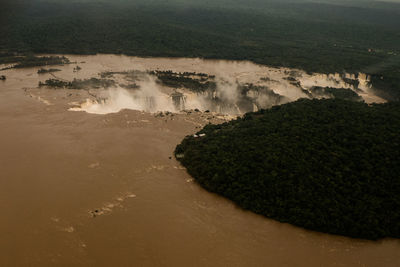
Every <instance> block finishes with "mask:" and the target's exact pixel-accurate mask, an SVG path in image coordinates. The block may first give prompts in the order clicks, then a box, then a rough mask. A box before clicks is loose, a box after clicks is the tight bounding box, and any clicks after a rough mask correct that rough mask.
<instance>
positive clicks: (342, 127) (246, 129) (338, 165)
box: [175, 99, 400, 239]
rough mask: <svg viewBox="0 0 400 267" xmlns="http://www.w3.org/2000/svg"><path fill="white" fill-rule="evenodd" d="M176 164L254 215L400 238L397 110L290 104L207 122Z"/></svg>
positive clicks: (399, 106)
mask: <svg viewBox="0 0 400 267" xmlns="http://www.w3.org/2000/svg"><path fill="white" fill-rule="evenodd" d="M202 134H205V136H203V137H198V138H195V137H193V136H188V137H186V138H185V139H184V140H183V141H182V143H181V144H180V145H178V146H177V148H176V150H175V155H176V158H177V159H178V160H179V161H180V162H181V163H182V164H183V165H184V166H185V167H186V168H187V171H188V172H189V174H191V175H192V176H193V177H194V178H195V179H196V180H197V181H198V183H199V184H200V185H202V186H203V187H204V188H206V189H207V190H209V191H211V192H215V193H218V194H220V195H222V196H224V197H227V198H229V199H231V200H233V201H234V202H235V203H237V204H238V205H239V206H241V207H243V208H245V209H249V210H252V211H254V212H256V213H259V214H263V215H265V216H268V217H271V218H274V219H277V220H279V221H281V222H288V223H291V224H295V225H298V226H302V227H305V228H308V229H312V230H317V231H322V232H327V233H332V234H341V235H346V236H351V237H359V238H367V239H378V238H383V237H396V238H399V237H400V223H399V222H400V179H399V173H400V103H398V102H393V103H387V104H382V105H372V106H368V105H367V104H364V103H361V102H350V101H344V100H332V99H331V100H299V101H297V102H294V103H290V104H285V105H282V106H275V107H273V108H272V109H269V110H262V111H260V112H257V113H248V114H246V115H245V116H244V117H243V118H239V119H237V120H235V121H231V122H227V123H224V124H222V125H207V126H206V127H205V128H204V129H202V130H201V131H200V132H198V133H197V136H201V135H202Z"/></svg>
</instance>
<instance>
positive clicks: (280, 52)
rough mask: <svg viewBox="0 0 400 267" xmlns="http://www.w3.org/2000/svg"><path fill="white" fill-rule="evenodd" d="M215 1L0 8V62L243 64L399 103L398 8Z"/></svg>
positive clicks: (42, 4)
mask: <svg viewBox="0 0 400 267" xmlns="http://www.w3.org/2000/svg"><path fill="white" fill-rule="evenodd" d="M215 2H216V3H211V2H210V1H207V3H203V2H198V3H195V1H185V4H182V2H181V1H108V2H97V1H96V2H95V1H93V2H92V1H86V2H77V1H57V2H55V1H53V2H48V1H34V0H32V1H22V2H21V1H20V2H19V3H20V4H19V5H17V4H15V5H13V4H12V3H10V4H8V5H6V6H2V8H1V9H0V18H1V23H0V32H1V33H2V37H1V38H0V54H1V55H0V62H6V63H7V62H12V61H13V52H18V53H23V54H26V53H64V54H67V53H73V54H94V53H117V54H120V53H124V54H128V55H135V56H168V57H203V58H218V59H234V60H251V61H253V62H256V63H260V64H266V65H271V66H285V67H296V68H301V69H304V70H306V71H309V72H323V73H332V72H344V71H346V72H352V73H355V72H359V71H361V72H367V73H369V74H372V77H373V82H374V83H375V84H374V86H375V87H376V88H377V92H378V93H379V94H380V95H382V96H384V97H385V98H387V99H400V89H399V88H400V56H399V55H400V48H399V44H400V34H399V30H398V29H399V28H400V20H399V14H400V4H398V3H380V4H374V5H372V4H365V5H364V6H357V7H353V6H352V3H353V2H349V3H348V4H342V5H341V4H339V3H334V4H328V3H324V4H321V3H313V2H307V3H304V1H251V2H249V3H245V2H246V1H228V0H224V1H215ZM218 3H225V4H218ZM381 77H383V79H381Z"/></svg>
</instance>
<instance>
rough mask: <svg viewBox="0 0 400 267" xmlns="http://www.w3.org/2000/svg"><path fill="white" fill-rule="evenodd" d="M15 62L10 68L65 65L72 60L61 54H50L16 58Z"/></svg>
mask: <svg viewBox="0 0 400 267" xmlns="http://www.w3.org/2000/svg"><path fill="white" fill-rule="evenodd" d="M14 62H17V64H15V65H14V66H12V67H9V68H16V69H20V68H30V67H40V66H50V65H64V64H69V63H70V61H69V59H68V58H66V57H59V56H48V57H36V56H25V57H17V58H15V61H14Z"/></svg>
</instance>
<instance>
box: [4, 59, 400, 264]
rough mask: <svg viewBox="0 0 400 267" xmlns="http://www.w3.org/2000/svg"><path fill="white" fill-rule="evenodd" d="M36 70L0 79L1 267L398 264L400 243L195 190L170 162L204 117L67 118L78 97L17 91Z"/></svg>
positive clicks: (30, 82)
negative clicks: (320, 227) (328, 229)
mask: <svg viewBox="0 0 400 267" xmlns="http://www.w3.org/2000/svg"><path fill="white" fill-rule="evenodd" d="M118 58H119V57H115V60H118ZM95 59H96V57H92V60H95ZM87 60H90V58H87ZM143 60H144V59H143ZM163 60H165V61H166V62H167V63H168V61H167V59H163ZM182 60H183V59H182ZM183 61H184V60H183ZM124 62H125V61H122V63H121V62H118V61H115V62H114V64H115V65H118V64H125V63H124ZM167 63H165V64H167ZM88 64H89V63H88ZM126 64H129V62H128V63H126ZM82 67H83V71H85V65H84V64H82ZM62 68H63V71H62V72H61V73H58V74H57V75H60V76H62V77H65V78H67V79H68V78H71V77H74V75H83V74H73V72H72V68H73V66H64V67H62ZM36 71H37V68H32V69H21V70H8V71H3V72H2V74H5V75H6V76H7V80H6V81H5V82H1V81H0V212H1V215H0V236H1V238H0V266H49V265H58V266H72V265H74V266H84V265H86V266H87V265H90V266H400V257H399V255H400V241H399V240H393V239H385V240H381V241H378V242H372V241H364V240H357V239H350V238H345V237H340V236H332V235H327V234H321V233H316V232H312V231H306V230H303V229H301V228H297V227H294V226H291V225H289V224H282V223H279V222H276V221H273V220H270V219H266V218H264V217H262V216H258V215H255V214H253V213H251V212H247V211H243V210H241V209H240V208H238V207H236V206H235V205H233V204H232V203H231V202H230V201H228V200H225V199H223V198H221V197H218V196H216V195H214V194H210V193H208V192H207V191H205V190H203V189H202V188H201V187H199V186H198V185H197V184H196V183H194V182H193V181H192V179H191V177H190V176H189V175H188V174H187V173H186V172H185V170H184V169H182V168H181V167H180V165H179V164H178V162H176V161H175V160H174V159H173V158H172V159H170V158H169V157H171V156H172V152H173V150H174V148H175V146H176V144H177V143H179V142H180V140H181V139H182V138H183V137H184V136H185V135H188V134H193V133H194V132H196V130H198V129H196V127H199V126H200V125H205V124H206V123H207V122H208V117H207V116H211V115H206V114H202V113H192V114H185V113H182V114H176V115H174V116H167V117H156V116H154V115H153V114H149V113H143V112H140V111H133V110H123V111H121V112H119V113H115V114H108V115H96V114H88V113H85V112H71V111H68V103H69V102H71V101H72V100H73V101H84V100H85V97H87V95H86V93H85V92H81V91H75V90H74V91H72V95H70V94H71V91H68V90H58V91H54V90H53V91H52V90H45V89H43V90H38V89H34V90H32V92H31V91H30V90H31V89H27V90H23V88H33V87H36V85H37V83H38V81H39V80H42V81H43V80H44V79H46V78H48V77H46V76H44V77H43V76H40V77H39V76H38V75H37V74H36ZM97 71H98V70H96V71H95V72H93V73H96V72H97ZM85 75H86V74H85ZM90 75H91V74H90ZM38 100H39V101H38ZM210 119H211V121H213V122H214V123H218V122H221V121H222V120H220V119H218V118H212V117H210Z"/></svg>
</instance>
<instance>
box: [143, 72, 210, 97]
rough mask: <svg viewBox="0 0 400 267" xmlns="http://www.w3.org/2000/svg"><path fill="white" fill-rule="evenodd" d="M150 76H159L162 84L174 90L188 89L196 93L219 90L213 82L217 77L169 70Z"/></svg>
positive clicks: (152, 73)
mask: <svg viewBox="0 0 400 267" xmlns="http://www.w3.org/2000/svg"><path fill="white" fill-rule="evenodd" d="M149 74H150V75H155V76H157V78H158V81H159V82H160V83H161V84H163V85H165V86H169V87H172V88H186V89H189V90H192V91H194V92H204V91H207V90H211V91H215V89H216V88H217V84H216V83H215V82H214V81H213V79H214V78H215V77H214V76H209V75H207V74H204V73H200V74H197V73H190V72H184V73H175V72H173V71H170V70H168V71H151V72H150V73H149ZM210 80H211V81H210Z"/></svg>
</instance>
